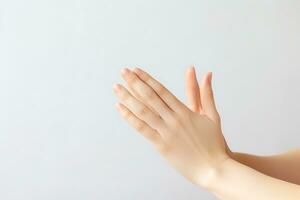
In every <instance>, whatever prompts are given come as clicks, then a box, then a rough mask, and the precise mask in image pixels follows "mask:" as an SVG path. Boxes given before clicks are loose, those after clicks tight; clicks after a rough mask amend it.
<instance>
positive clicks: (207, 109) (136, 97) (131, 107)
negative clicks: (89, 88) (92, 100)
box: [114, 68, 230, 187]
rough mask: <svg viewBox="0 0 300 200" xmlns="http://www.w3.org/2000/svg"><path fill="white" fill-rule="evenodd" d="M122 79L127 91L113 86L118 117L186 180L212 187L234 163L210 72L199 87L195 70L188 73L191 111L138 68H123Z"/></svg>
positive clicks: (121, 87) (188, 94)
mask: <svg viewBox="0 0 300 200" xmlns="http://www.w3.org/2000/svg"><path fill="white" fill-rule="evenodd" d="M121 74H122V77H123V79H124V80H125V81H126V83H127V86H128V89H127V88H126V87H124V86H123V85H121V84H116V85H114V91H115V93H116V95H117V97H118V100H119V101H120V102H119V103H117V104H116V106H117V109H118V111H119V112H120V114H121V115H122V116H123V117H124V119H125V120H126V121H127V122H128V123H129V124H130V125H131V126H132V127H133V128H134V129H136V130H137V131H138V132H139V133H141V134H142V135H143V136H145V137H146V138H147V139H148V140H149V141H150V142H151V143H152V144H153V146H154V147H155V148H156V149H157V150H158V151H159V152H160V154H161V155H162V156H163V157H164V158H165V159H166V160H167V161H168V162H169V163H171V165H172V166H173V167H175V168H176V169H177V170H178V171H179V172H180V173H181V174H182V175H184V176H185V177H186V178H188V179H189V180H190V181H192V182H193V183H195V184H198V185H200V186H203V187H205V186H206V185H207V184H209V182H210V181H211V179H212V178H213V177H214V176H215V174H216V173H217V172H218V170H217V169H218V166H220V165H221V163H222V162H224V161H225V160H227V159H229V158H230V157H229V155H228V152H229V151H230V150H229V148H228V147H227V144H226V142H225V140H224V137H223V135H222V130H221V120H220V116H219V114H218V112H217V110H216V106H215V102H214V97H213V92H212V85H211V78H212V73H211V72H209V73H207V74H205V76H204V78H203V80H202V82H201V84H200V85H198V82H197V79H196V74H195V70H194V68H189V69H188V70H187V72H186V78H187V79H188V80H189V81H187V85H186V87H187V96H188V101H189V104H188V106H186V105H184V104H183V103H182V102H181V101H180V100H178V99H177V98H176V97H175V96H174V95H173V94H172V93H171V92H170V91H169V90H168V89H167V88H166V87H165V86H163V85H162V84H161V83H160V82H158V81H157V80H156V79H155V78H153V77H152V76H151V75H149V74H148V73H147V72H145V71H143V70H142V69H140V68H134V70H130V69H127V68H124V69H122V72H121ZM191 89H192V90H191Z"/></svg>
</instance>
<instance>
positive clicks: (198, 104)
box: [185, 67, 232, 156]
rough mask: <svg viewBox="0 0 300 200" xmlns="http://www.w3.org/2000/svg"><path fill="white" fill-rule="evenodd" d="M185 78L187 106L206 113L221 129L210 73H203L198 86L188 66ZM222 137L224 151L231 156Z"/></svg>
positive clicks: (194, 72) (193, 72) (194, 74)
mask: <svg viewBox="0 0 300 200" xmlns="http://www.w3.org/2000/svg"><path fill="white" fill-rule="evenodd" d="M185 79H186V94H187V98H188V99H187V100H188V107H189V108H190V109H191V110H192V111H194V112H197V113H200V114H204V115H206V116H207V117H208V118H210V119H211V120H212V121H213V122H215V123H216V125H218V126H220V129H221V117H220V115H219V113H218V111H217V108H216V105H215V100H214V95H213V89H212V84H211V82H212V81H211V80H212V73H211V72H208V73H206V74H204V76H203V79H202V81H201V84H200V86H199V83H198V80H197V76H196V71H195V68H194V67H190V68H188V69H187V70H186V74H185ZM222 137H223V139H224V143H225V146H226V152H227V153H228V154H229V155H230V156H231V154H232V152H231V150H230V148H229V147H228V144H227V142H226V140H225V138H224V136H223V135H222Z"/></svg>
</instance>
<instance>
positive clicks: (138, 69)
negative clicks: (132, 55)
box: [133, 67, 142, 74]
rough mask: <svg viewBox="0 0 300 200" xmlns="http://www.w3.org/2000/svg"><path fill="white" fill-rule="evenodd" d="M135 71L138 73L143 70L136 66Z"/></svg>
mask: <svg viewBox="0 0 300 200" xmlns="http://www.w3.org/2000/svg"><path fill="white" fill-rule="evenodd" d="M133 71H134V72H135V73H137V74H139V73H142V70H141V69H140V68H138V67H135V68H134V69H133Z"/></svg>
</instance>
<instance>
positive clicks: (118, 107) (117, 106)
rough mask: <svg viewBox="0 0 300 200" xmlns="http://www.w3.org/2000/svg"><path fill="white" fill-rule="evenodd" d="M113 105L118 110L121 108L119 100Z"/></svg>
mask: <svg viewBox="0 0 300 200" xmlns="http://www.w3.org/2000/svg"><path fill="white" fill-rule="evenodd" d="M115 107H116V108H117V109H118V110H121V105H120V103H119V102H118V103H116V104H115Z"/></svg>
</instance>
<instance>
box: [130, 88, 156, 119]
mask: <svg viewBox="0 0 300 200" xmlns="http://www.w3.org/2000/svg"><path fill="white" fill-rule="evenodd" d="M127 86H128V90H129V92H130V93H131V94H132V95H133V96H134V97H135V98H136V99H137V100H139V101H141V102H143V100H142V97H141V96H140V95H139V94H138V93H137V92H136V91H135V90H134V88H132V86H131V85H129V84H127ZM144 103H145V104H146V102H144ZM146 105H147V106H148V107H149V108H150V109H151V110H152V112H154V113H155V114H156V115H159V114H158V113H157V112H156V111H155V110H154V108H152V106H150V105H148V104H146Z"/></svg>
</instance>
